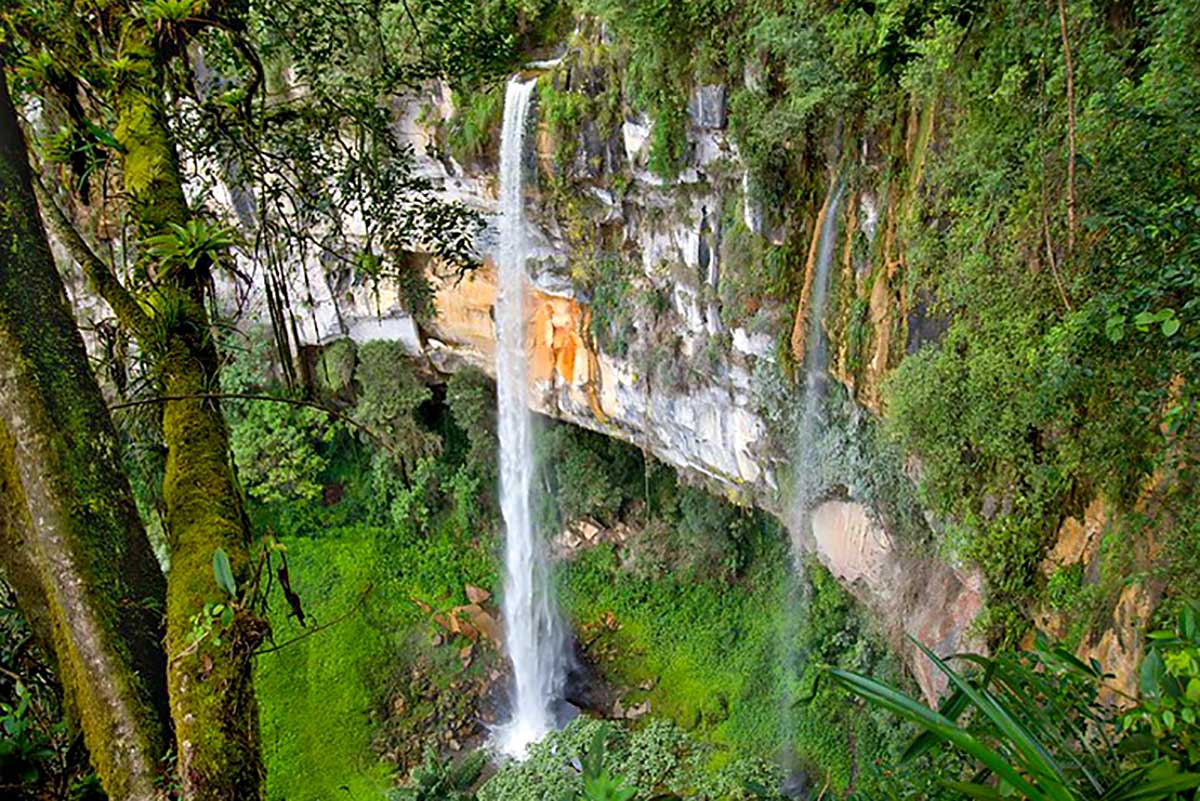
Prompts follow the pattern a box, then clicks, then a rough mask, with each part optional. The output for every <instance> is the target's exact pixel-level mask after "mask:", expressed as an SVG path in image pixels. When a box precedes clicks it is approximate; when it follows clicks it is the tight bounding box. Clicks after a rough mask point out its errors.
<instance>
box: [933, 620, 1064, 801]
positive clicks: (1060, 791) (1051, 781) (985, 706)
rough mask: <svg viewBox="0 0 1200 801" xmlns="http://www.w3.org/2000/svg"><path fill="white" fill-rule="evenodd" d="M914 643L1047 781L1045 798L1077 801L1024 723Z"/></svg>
mask: <svg viewBox="0 0 1200 801" xmlns="http://www.w3.org/2000/svg"><path fill="white" fill-rule="evenodd" d="M913 642H914V643H915V644H916V646H917V647H918V648H920V649H921V650H922V651H923V652H924V653H925V655H926V656H927V657H929V659H930V661H932V662H933V663H934V664H935V665H937V667H938V669H939V670H941V671H942V672H943V673H945V674H946V677H947V678H949V679H950V682H951V683H952V684H953V685H954V686H955V687H957V688H958V689H959V690H960V691H962V692H963V694H965V695H966V696H967V697H968V698H970V699H971V702H972V703H973V704H974V705H975V706H976V707H977V708H978V709H979V711H980V712H982V713H983V714H984V715H986V716H987V717H988V719H989V720H991V721H992V724H993V725H994V726H995V727H996V728H997V729H998V730H999V732H1000V734H1001V735H1002V736H1003V737H1005V738H1006V740H1007V741H1008V742H1009V744H1011V745H1012V747H1013V748H1015V749H1016V751H1017V752H1018V754H1019V755H1020V756H1021V758H1022V762H1023V763H1024V764H1022V766H1021V767H1022V768H1023V769H1024V770H1025V771H1027V772H1029V773H1032V774H1034V775H1035V776H1038V777H1040V778H1042V779H1044V780H1045V781H1044V782H1043V787H1044V788H1045V794H1046V795H1045V797H1047V798H1051V799H1054V801H1074V798H1075V795H1074V793H1072V792H1071V790H1070V788H1069V785H1068V783H1067V779H1066V776H1065V775H1064V774H1063V771H1062V768H1061V767H1060V766H1059V765H1058V764H1057V763H1056V762H1055V761H1054V758H1053V757H1052V756H1051V755H1050V753H1049V751H1047V750H1046V747H1045V746H1043V745H1042V744H1041V743H1040V742H1038V740H1037V739H1036V738H1035V737H1033V735H1031V734H1030V733H1029V731H1028V729H1026V727H1025V726H1024V725H1023V724H1022V723H1021V722H1020V721H1018V720H1017V719H1016V718H1014V717H1013V716H1012V715H1011V714H1010V713H1009V712H1008V710H1006V709H1004V707H1002V706H1001V705H1000V704H998V703H997V702H996V699H995V698H993V697H992V695H991V693H989V692H988V691H987V690H979V689H977V688H975V687H974V686H972V685H971V683H970V682H969V681H967V680H966V679H965V678H963V677H962V676H961V675H959V674H958V673H957V672H955V671H954V670H953V669H952V668H951V667H950V666H949V665H947V664H946V663H945V662H943V661H942V659H941V658H940V657H938V655H937V654H935V653H934V652H933V651H931V650H930V649H929V648H927V647H925V645H924V643H922V642H920V641H918V640H916V639H913ZM1014 786H1016V785H1014Z"/></svg>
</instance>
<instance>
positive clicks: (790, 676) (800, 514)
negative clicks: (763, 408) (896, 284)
mask: <svg viewBox="0 0 1200 801" xmlns="http://www.w3.org/2000/svg"><path fill="white" fill-rule="evenodd" d="M841 197H842V185H841V182H840V180H836V179H835V181H834V183H833V185H832V186H831V187H830V189H829V199H828V201H827V202H826V208H825V218H824V219H823V220H822V221H821V230H820V231H819V232H818V234H817V252H816V257H815V261H814V263H813V268H814V269H813V276H812V284H811V285H810V289H809V297H808V309H807V315H808V333H807V335H806V337H805V340H804V341H805V366H804V407H803V409H802V410H801V416H800V420H799V431H798V436H797V441H796V451H795V455H794V458H793V462H792V464H793V473H792V475H793V479H792V497H791V503H790V509H789V514H788V520H787V523H788V528H789V529H791V531H792V543H793V545H792V570H791V572H790V577H789V582H788V588H787V615H785V617H784V620H785V626H784V628H785V630H784V632H783V657H784V658H783V672H784V676H783V693H782V702H783V715H782V722H783V734H784V748H783V761H784V771H785V775H786V780H785V785H784V788H783V789H784V793H785V795H788V796H790V797H793V798H796V797H802V796H803V795H804V776H803V775H802V774H801V772H800V771H799V769H798V765H797V764H796V762H795V758H794V757H795V755H794V754H793V753H792V749H791V732H792V729H793V726H792V719H791V710H792V707H793V706H794V705H795V703H796V702H797V699H798V696H799V690H800V688H798V687H797V686H796V684H797V680H798V679H799V677H800V676H801V675H802V674H803V672H804V662H805V660H806V654H803V653H801V652H800V651H799V650H797V646H796V641H797V639H798V633H799V625H800V622H801V621H802V620H803V619H804V618H805V616H806V615H807V613H808V603H809V595H810V587H809V584H808V580H807V578H806V577H805V575H804V562H803V558H802V557H803V538H802V537H801V536H800V533H799V532H801V531H802V530H803V527H804V526H806V525H808V523H809V514H810V513H811V512H812V505H813V502H814V501H815V500H816V499H817V493H818V492H819V491H820V489H821V487H822V485H823V483H824V476H823V472H824V471H823V469H822V468H823V465H822V456H821V452H820V445H821V443H820V434H821V404H822V401H823V400H824V396H825V391H824V390H825V369H826V363H827V361H828V360H827V356H826V341H825V328H824V325H823V323H822V320H823V318H824V316H825V300H826V296H827V295H828V292H829V271H830V267H831V266H832V264H833V249H834V246H835V244H836V242H837V211H838V203H839V201H840V200H841Z"/></svg>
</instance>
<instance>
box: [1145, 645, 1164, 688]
mask: <svg viewBox="0 0 1200 801" xmlns="http://www.w3.org/2000/svg"><path fill="white" fill-rule="evenodd" d="M1165 672H1166V667H1165V666H1164V665H1163V661H1162V657H1161V656H1159V654H1158V651H1157V650H1153V649H1151V651H1150V653H1148V654H1146V658H1145V659H1143V660H1142V670H1141V690H1142V695H1149V696H1154V695H1158V691H1159V688H1160V687H1161V685H1162V677H1163V674H1164V673H1165Z"/></svg>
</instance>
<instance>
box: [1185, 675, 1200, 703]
mask: <svg viewBox="0 0 1200 801" xmlns="http://www.w3.org/2000/svg"><path fill="white" fill-rule="evenodd" d="M1187 699H1188V700H1189V701H1191V702H1192V703H1197V702H1200V678H1197V677H1195V676H1193V677H1192V678H1191V679H1189V680H1188V683H1187Z"/></svg>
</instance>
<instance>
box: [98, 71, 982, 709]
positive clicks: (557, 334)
mask: <svg viewBox="0 0 1200 801" xmlns="http://www.w3.org/2000/svg"><path fill="white" fill-rule="evenodd" d="M554 69H555V72H554V74H551V75H549V76H548V77H546V78H545V79H544V80H547V81H549V82H550V83H551V85H552V86H553V87H559V86H560V84H563V83H571V84H572V85H579V81H578V80H577V76H576V74H575V72H573V71H574V70H577V69H579V66H578V65H577V64H575V63H573V60H572V56H571V54H568V56H567V58H566V60H565V61H564V62H563V63H562V64H561V65H559V66H557V67H555V68H554ZM585 83H586V82H585ZM449 97H450V95H449V92H448V91H447V90H446V89H445V88H444V87H431V88H430V90H429V91H428V92H427V93H426V94H423V95H421V96H413V97H409V98H406V99H403V100H402V101H399V102H397V104H396V109H397V111H396V121H395V130H396V131H397V133H398V135H399V136H400V138H401V139H402V140H404V141H405V142H407V143H408V144H409V145H410V146H411V147H412V149H413V152H414V154H415V169H416V172H417V173H418V174H420V175H422V176H424V177H426V178H428V179H429V180H430V181H431V182H432V183H433V184H434V185H435V186H436V187H438V189H439V191H440V193H441V194H442V195H443V196H444V197H445V198H446V199H448V200H452V201H456V202H459V203H462V204H464V205H465V206H468V207H469V208H471V209H474V210H475V211H477V212H478V213H479V214H480V215H481V217H482V219H483V220H484V222H485V226H484V229H483V230H482V231H481V233H480V234H479V236H478V238H477V244H478V248H479V250H480V252H481V255H482V256H483V257H484V258H483V265H482V266H481V267H479V268H478V269H476V270H474V271H473V272H470V273H468V274H467V275H465V276H456V275H445V274H443V273H442V271H441V270H440V268H439V265H438V264H437V263H436V262H433V261H430V260H429V259H427V258H426V259H424V261H425V262H426V263H428V268H427V271H428V277H429V279H430V282H431V285H432V289H433V291H434V306H435V308H436V314H435V315H434V316H433V317H431V318H429V319H421V320H417V319H415V318H414V317H413V316H412V315H410V314H409V313H408V312H407V311H406V309H405V308H404V305H403V303H402V301H401V297H400V295H399V293H398V292H397V290H396V289H395V288H394V287H392V286H390V285H388V284H387V283H386V282H383V283H374V282H367V281H359V280H357V279H355V278H354V277H353V276H349V277H348V276H347V275H346V274H345V273H344V272H342V273H340V274H337V275H334V274H329V273H327V271H326V269H325V267H324V266H323V265H322V264H321V263H320V262H319V261H316V260H314V261H313V262H312V263H308V264H304V265H295V266H294V269H293V270H292V271H291V272H290V273H289V275H288V280H290V287H289V293H290V296H291V299H292V305H293V309H294V311H295V312H296V321H295V330H294V331H293V332H292V335H293V337H294V339H295V340H297V341H295V342H294V343H293V344H294V345H295V346H296V347H297V349H302V348H311V347H314V346H321V345H325V344H327V343H329V342H332V341H335V340H338V339H342V338H347V337H348V338H350V339H352V340H354V341H357V342H363V341H367V340H374V339H389V340H396V341H399V342H401V343H402V344H403V346H404V347H405V349H406V351H407V352H408V353H409V354H411V355H412V356H413V357H415V358H418V359H421V360H423V361H424V362H425V363H426V364H428V365H430V366H431V367H433V368H436V369H437V370H440V371H442V372H443V373H448V372H451V371H454V370H457V369H460V368H461V367H462V366H464V365H473V366H475V367H478V368H480V369H482V370H484V371H486V372H488V373H494V359H495V353H496V332H495V325H494V318H493V306H494V304H495V300H496V295H497V289H498V288H497V285H496V281H497V271H496V270H495V268H494V266H493V263H492V261H491V256H492V254H493V253H494V251H495V247H496V243H497V239H498V237H497V220H498V218H499V213H500V209H499V204H498V200H497V196H496V195H497V186H496V183H497V182H496V179H495V177H494V169H493V168H491V167H489V166H488V165H486V164H484V165H462V164H458V163H456V162H455V161H454V160H453V159H452V158H451V157H450V156H449V155H448V154H447V153H446V152H445V151H444V149H443V148H442V147H441V144H440V143H441V142H443V141H444V136H443V135H442V134H441V132H440V131H439V126H441V125H442V124H443V123H444V122H445V121H446V120H447V119H448V118H449V117H450V116H451V115H452V114H453V113H454V109H453V107H452V105H451V104H450V102H449ZM725 123H726V97H725V90H724V88H723V87H721V86H700V87H697V88H696V89H695V90H694V92H693V97H692V99H691V102H690V104H689V124H688V125H687V128H686V147H685V152H686V157H685V159H684V161H683V162H682V163H681V164H679V165H677V166H678V171H677V174H676V175H675V176H674V177H672V178H670V179H667V178H664V177H662V176H660V175H656V174H654V173H653V172H651V171H650V169H649V168H648V165H649V164H650V163H651V152H650V151H651V147H652V136H651V133H652V129H653V121H652V120H649V119H647V118H645V117H644V116H642V115H639V114H636V113H634V112H632V111H629V110H628V109H626V111H625V114H624V118H623V119H621V120H618V122H617V124H616V126H615V128H614V129H613V130H611V131H607V132H605V131H600V130H598V128H597V125H596V124H595V123H594V122H593V121H590V120H587V121H585V122H584V123H583V124H582V125H581V126H580V127H579V128H578V129H577V130H562V129H560V128H552V127H551V126H550V125H549V123H547V122H543V123H542V124H541V129H540V130H539V134H538V136H537V137H535V141H536V142H537V148H536V149H537V154H536V156H537V158H535V159H532V160H533V161H535V162H536V163H537V164H538V165H539V167H538V171H539V172H538V179H537V180H536V181H534V182H533V183H534V184H535V185H534V186H531V187H530V191H529V199H528V202H527V217H528V219H529V221H530V230H529V237H530V240H531V242H532V243H533V252H534V258H533V259H531V261H530V264H529V273H530V282H529V286H527V287H526V288H525V292H526V293H527V295H526V296H527V307H528V310H529V316H528V318H529V331H528V343H529V344H528V347H529V363H530V378H531V382H532V384H533V386H532V392H531V399H532V404H533V406H534V408H535V409H536V410H537V411H539V412H541V413H543V414H546V415H549V416H552V417H555V418H558V419H561V420H566V421H569V422H572V423H574V424H577V425H581V426H585V427H588V428H591V429H594V430H597V431H600V432H602V433H605V434H608V435H611V436H615V437H619V438H622V439H624V440H627V441H629V442H632V443H634V444H636V445H638V446H639V447H642V448H644V449H645V450H646V451H648V452H649V453H652V454H654V455H655V456H656V457H658V458H659V459H661V460H662V461H664V462H667V463H669V464H671V465H673V466H675V467H676V468H678V469H680V470H681V471H685V472H687V473H689V474H691V475H692V476H695V477H698V478H699V479H700V480H702V481H704V482H706V483H707V484H708V485H709V486H710V487H711V488H713V489H715V490H717V491H720V492H722V493H724V494H726V495H727V496H729V497H731V498H733V499H735V500H738V501H740V502H745V503H754V504H757V505H759V506H761V507H763V508H765V509H767V510H769V511H771V512H773V513H775V514H777V515H778V516H780V518H781V519H784V520H785V521H789V524H790V525H792V527H793V528H794V529H795V528H797V527H798V526H799V527H800V528H802V529H803V530H800V531H794V532H793V534H794V535H795V537H796V540H797V541H798V542H800V541H803V542H804V543H805V544H806V546H807V547H810V548H811V549H812V550H813V552H814V553H815V554H816V555H817V556H818V558H819V559H821V561H822V562H823V563H825V564H826V565H827V566H828V567H829V568H830V569H831V570H832V571H833V573H834V575H836V576H838V577H839V578H840V579H841V580H842V581H843V582H844V583H845V584H846V585H847V586H848V587H849V588H850V589H851V590H852V591H853V592H854V593H855V594H856V595H857V596H858V597H859V598H860V599H861V600H862V601H863V602H864V603H866V604H867V605H868V606H869V607H871V608H872V609H873V610H874V611H875V612H876V613H877V614H876V616H877V618H878V619H879V620H881V621H883V625H884V628H886V629H887V630H888V631H889V633H890V634H891V635H893V638H894V640H895V642H896V644H897V646H898V647H900V648H906V647H907V646H906V641H905V640H904V636H905V635H910V636H913V637H916V638H918V639H920V640H921V641H922V642H924V643H926V644H927V645H930V646H932V647H934V648H935V649H937V650H938V651H940V652H943V653H946V652H950V651H953V650H956V649H958V648H961V647H963V645H964V643H965V640H964V631H965V629H966V624H967V623H968V622H969V620H970V619H971V618H972V617H973V615H974V614H975V613H976V612H977V611H978V609H979V607H980V602H979V588H978V586H977V583H976V582H975V581H974V579H972V578H971V577H969V576H964V575H962V574H960V573H958V572H956V571H955V570H953V569H951V568H949V567H947V566H945V565H943V564H941V563H940V562H938V561H937V560H936V559H933V558H930V557H927V556H924V555H922V552H921V550H920V548H919V547H918V546H917V544H916V543H913V542H910V541H909V537H910V534H911V532H905V531H899V530H896V528H895V526H894V525H893V519H892V518H891V517H890V516H889V515H887V514H885V513H884V512H883V511H882V510H881V509H880V508H878V507H877V503H876V501H877V499H876V498H874V497H869V496H868V495H866V494H861V493H859V492H858V491H857V489H856V488H857V487H858V486H859V485H860V484H861V483H862V482H855V481H854V480H852V479H853V477H852V476H849V475H845V474H844V473H845V472H846V471H845V470H843V475H838V474H837V471H836V470H829V471H827V472H828V475H826V476H824V477H823V478H822V481H823V488H824V492H823V493H819V494H818V496H817V497H831V496H833V495H839V497H847V500H844V501H834V502H830V503H827V504H825V505H823V506H821V507H819V508H818V509H817V510H815V512H814V513H813V514H812V515H811V523H810V522H807V521H809V518H810V516H804V515H802V516H799V517H802V518H803V519H804V520H805V521H806V522H804V523H803V524H797V523H796V522H795V520H794V519H795V518H797V517H798V516H797V515H796V514H795V513H794V510H790V509H788V508H787V506H788V497H789V495H790V489H791V487H790V485H791V483H792V481H793V478H792V477H791V476H790V475H789V473H790V472H791V470H792V463H793V460H792V458H791V456H792V453H791V452H792V450H793V449H794V437H793V436H792V435H791V434H790V433H789V427H788V426H789V425H790V420H791V415H792V410H793V408H794V407H796V406H797V405H798V403H797V400H798V399H797V396H798V394H799V392H800V391H801V389H800V388H799V387H797V385H796V383H795V382H794V381H793V380H792V378H791V372H790V371H791V370H792V364H791V362H792V361H793V360H795V359H796V358H797V357H802V356H803V349H804V343H803V336H802V335H801V336H800V337H799V338H795V339H793V338H792V337H791V336H790V334H791V332H792V330H793V329H796V330H799V331H800V332H801V334H802V333H803V326H799V327H797V321H798V320H802V319H806V315H807V314H808V310H807V304H806V302H805V297H806V296H807V292H802V293H800V297H796V298H790V297H778V296H777V297H775V298H774V299H772V296H771V293H769V292H766V291H765V290H764V291H762V292H759V291H757V289H756V288H755V286H757V285H755V286H749V287H748V286H745V284H746V282H748V281H750V280H751V279H750V278H749V277H748V276H751V275H752V274H754V273H755V272H756V271H757V272H760V273H761V270H762V261H763V260H764V259H765V258H767V256H769V255H771V254H775V255H778V253H777V252H776V250H775V249H778V248H792V250H793V251H794V252H796V253H799V254H801V256H800V258H801V260H803V254H804V253H808V252H811V250H812V245H811V243H812V240H813V238H814V236H815V232H816V230H817V228H818V219H819V214H820V211H821V204H820V201H817V202H816V203H814V204H813V206H814V207H813V208H804V207H803V204H800V206H801V207H798V208H796V209H789V210H788V211H787V213H786V215H785V214H783V213H781V211H780V210H779V209H772V208H769V207H765V206H764V204H763V202H762V201H761V200H760V199H759V198H758V197H757V196H756V193H755V190H754V187H753V181H751V180H750V177H749V174H748V171H747V167H746V165H745V164H744V163H743V162H742V160H741V158H740V156H739V153H738V150H737V147H736V146H735V144H734V143H733V142H732V140H731V139H730V138H729V137H728V136H727V135H726V132H725V127H724V126H725ZM911 127H912V130H910V131H909V132H908V139H909V140H910V144H912V143H919V142H920V141H921V136H920V134H921V130H922V127H921V126H920V125H915V124H914V126H911ZM565 138H571V139H573V146H572V147H571V148H569V149H568V150H569V151H570V152H572V153H573V156H572V157H571V158H570V159H569V160H567V161H563V160H561V159H559V158H558V156H559V154H561V153H562V152H564V151H563V149H562V148H560V147H558V145H559V144H561V143H562V142H563V141H564V139H565ZM907 150H908V151H909V152H917V153H919V151H920V147H915V146H914V147H909V148H907ZM872 159H875V161H872ZM862 160H863V163H862V164H860V165H859V168H858V171H859V172H860V173H861V174H862V175H865V176H867V177H866V179H864V180H863V181H860V184H861V185H859V184H856V185H853V186H848V187H847V188H846V190H845V191H846V196H845V200H844V201H843V202H842V203H841V204H840V210H839V214H841V215H843V216H844V219H843V220H841V226H840V229H841V235H840V238H839V240H838V245H837V249H836V253H837V254H838V255H837V256H836V266H835V268H834V270H833V273H834V277H833V281H834V284H835V286H833V287H832V288H831V298H833V300H831V303H830V308H829V310H828V312H827V314H826V320H825V323H826V329H827V331H828V333H829V340H830V351H831V374H832V375H833V377H834V378H835V379H837V380H838V381H839V382H840V383H841V385H843V386H845V387H847V388H848V393H849V396H850V397H851V398H852V399H854V400H856V401H857V402H858V404H859V406H857V407H855V409H856V411H855V414H859V413H860V412H862V413H864V414H865V412H863V410H864V409H868V410H869V409H876V410H877V408H878V401H879V392H878V387H879V384H880V381H881V380H882V377H883V376H884V375H885V374H886V372H887V370H888V369H889V368H890V367H891V366H893V365H894V363H895V362H896V361H897V359H898V357H899V356H898V354H903V352H904V350H905V348H906V346H907V343H908V342H909V339H908V331H909V330H910V328H911V329H912V330H913V331H920V330H924V329H923V328H922V325H923V324H922V321H921V319H919V318H920V313H919V312H920V309H917V310H915V311H914V310H910V309H908V307H907V306H906V305H905V304H904V303H903V302H902V300H901V299H900V298H899V296H900V290H899V289H898V288H897V285H898V283H899V282H898V281H896V280H894V279H895V276H896V275H897V273H898V270H899V267H900V260H899V258H898V256H897V254H896V253H895V252H894V238H895V233H894V232H895V229H896V225H897V220H898V219H899V217H900V215H901V214H902V213H903V211H902V210H898V209H897V208H896V207H895V206H896V201H895V197H896V196H897V193H896V192H895V191H890V190H892V189H894V187H890V186H888V185H884V184H881V185H880V186H876V187H873V188H872V187H871V186H870V185H869V184H870V177H871V176H872V175H884V174H886V171H884V170H882V169H881V168H880V167H879V163H881V162H879V161H878V158H877V154H872V153H870V152H867V151H864V153H863V154H862ZM877 162H878V163H877ZM821 180H822V181H824V180H825V176H823V177H822V179H821ZM884 180H886V179H883V178H881V179H880V181H884ZM231 197H232V194H231ZM879 198H888V200H887V201H881V200H880V199H879ZM822 200H823V199H822ZM231 204H232V201H231ZM231 207H232V206H231ZM230 218H231V219H235V218H236V215H235V214H233V213H232V212H231V213H230ZM347 227H348V229H349V230H350V232H351V233H353V231H354V230H356V223H355V221H350V222H349V223H348V226H347ZM357 227H359V228H361V221H359V222H358V223H357ZM417 255H419V254H417ZM809 261H810V262H811V258H810V259H809ZM239 266H240V267H241V269H242V270H243V272H245V273H247V274H250V275H252V276H253V281H252V282H251V285H250V286H249V287H246V286H244V285H240V284H239V285H236V286H235V285H232V284H230V285H228V286H225V287H224V288H223V289H222V290H221V291H219V292H218V295H219V296H220V297H221V298H222V300H223V301H224V302H225V303H227V304H228V309H227V312H228V314H229V316H231V317H235V318H240V319H242V320H260V321H265V320H268V319H270V314H269V311H268V304H267V298H266V292H265V289H264V286H263V282H264V278H263V276H262V275H261V274H256V273H255V270H256V269H257V268H256V265H254V264H252V263H249V262H244V263H242V264H241V265H239ZM796 269H798V270H803V271H804V274H805V282H804V284H805V286H806V287H807V286H808V284H809V282H810V280H811V279H810V278H809V277H808V274H809V273H811V269H807V270H805V269H804V266H803V264H800V265H798V266H797V267H796ZM754 280H759V281H761V280H762V279H761V278H756V279H754ZM75 291H76V292H77V293H79V294H84V291H83V290H82V289H80V288H78V287H76V288H75ZM735 301H736V302H735ZM79 305H80V306H83V305H86V304H79ZM914 315H915V316H914ZM95 316H97V317H102V316H103V310H102V309H99V310H97V314H96V315H95ZM790 345H794V346H795V347H796V348H797V351H796V353H793V354H790V355H789V346H790ZM839 469H840V468H839ZM921 662H922V660H919V659H916V658H914V659H913V660H912V664H913V668H914V670H915V671H916V673H917V674H918V675H919V676H921V683H922V687H923V688H924V689H925V691H926V692H927V694H929V695H930V696H931V697H932V696H933V695H934V694H936V693H937V691H938V690H939V688H940V685H939V684H938V680H937V677H933V676H928V675H925V671H924V668H923V666H922V664H921Z"/></svg>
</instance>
